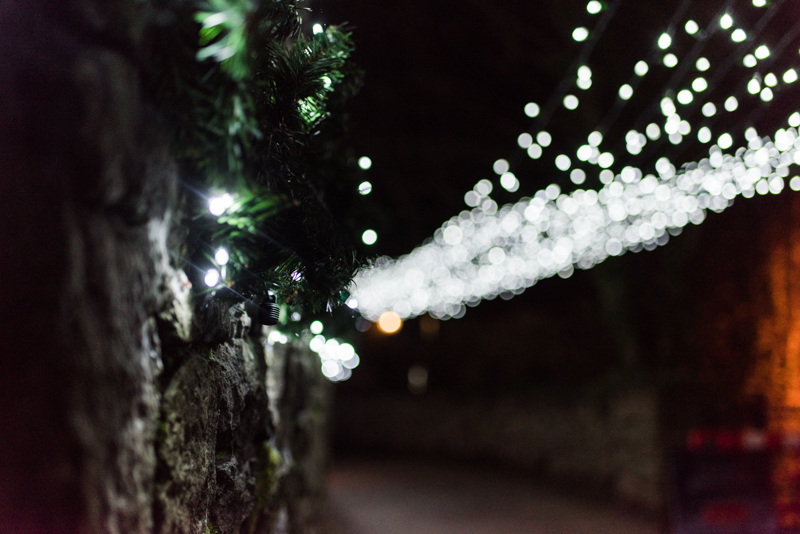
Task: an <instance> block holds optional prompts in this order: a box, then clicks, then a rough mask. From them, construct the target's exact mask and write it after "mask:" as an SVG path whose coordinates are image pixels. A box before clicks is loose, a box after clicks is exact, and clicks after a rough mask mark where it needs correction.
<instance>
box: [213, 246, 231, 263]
mask: <svg viewBox="0 0 800 534" xmlns="http://www.w3.org/2000/svg"><path fill="white" fill-rule="evenodd" d="M230 259H231V257H230V255H229V254H228V251H227V250H225V249H224V248H218V249H217V252H216V254H214V261H216V262H217V265H227V264H228V260H230Z"/></svg>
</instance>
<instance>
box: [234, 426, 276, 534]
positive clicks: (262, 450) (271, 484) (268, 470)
mask: <svg viewBox="0 0 800 534" xmlns="http://www.w3.org/2000/svg"><path fill="white" fill-rule="evenodd" d="M257 454H258V473H257V475H256V487H255V497H256V502H255V505H254V506H253V510H252V511H251V512H250V517H248V518H247V521H246V522H245V525H244V528H243V529H242V532H244V533H245V534H254V533H255V531H256V527H257V526H258V523H259V520H260V519H261V518H262V517H263V516H264V515H266V514H267V513H268V511H269V508H270V504H271V502H272V497H273V495H275V492H276V490H277V488H278V468H279V467H280V465H281V454H280V452H278V450H277V449H276V448H275V447H273V446H272V445H271V444H270V442H269V441H264V442H262V443H261V446H260V447H258V451H257Z"/></svg>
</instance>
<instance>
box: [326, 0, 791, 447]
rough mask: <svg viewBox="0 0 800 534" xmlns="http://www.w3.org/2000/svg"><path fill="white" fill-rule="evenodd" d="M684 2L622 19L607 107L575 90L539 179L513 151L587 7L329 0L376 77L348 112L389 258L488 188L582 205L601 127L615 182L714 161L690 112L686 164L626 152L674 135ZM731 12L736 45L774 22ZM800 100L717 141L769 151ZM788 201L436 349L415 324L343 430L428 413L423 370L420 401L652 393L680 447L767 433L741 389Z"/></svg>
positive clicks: (499, 195)
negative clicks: (628, 94) (631, 87)
mask: <svg viewBox="0 0 800 534" xmlns="http://www.w3.org/2000/svg"><path fill="white" fill-rule="evenodd" d="M679 4H680V2H677V1H674V0H671V1H663V2H632V1H627V2H622V3H621V6H620V8H619V10H618V11H617V13H616V15H615V16H614V18H613V19H612V20H611V23H610V24H609V26H608V28H607V29H606V31H605V34H604V35H603V37H602V38H601V39H600V41H599V42H598V43H597V47H596V49H595V51H594V53H593V54H592V56H591V57H590V59H589V61H588V64H589V65H590V67H591V68H592V71H593V85H592V87H591V89H589V90H588V91H583V90H580V89H578V88H577V87H575V86H574V85H573V86H571V88H570V89H569V91H568V92H569V93H572V94H575V95H576V96H578V97H579V98H580V102H581V103H580V106H579V107H578V109H577V110H575V111H568V110H566V109H564V108H563V106H559V109H558V110H557V111H556V113H555V115H554V116H553V118H552V120H551V121H550V122H549V124H548V125H547V126H546V129H547V130H548V131H550V132H551V133H552V134H553V138H554V142H553V146H551V147H550V148H549V149H546V150H545V155H544V156H543V157H542V158H541V159H540V160H538V161H533V160H530V159H529V158H527V157H526V156H525V157H523V153H522V151H521V150H520V149H519V148H518V147H517V145H516V138H517V136H518V135H519V134H520V133H522V132H524V131H528V129H529V128H530V127H531V122H532V120H531V119H530V118H528V117H526V116H525V115H524V113H523V107H524V105H525V104H526V103H527V102H531V101H533V102H537V103H539V104H540V105H542V106H543V105H544V103H545V101H546V100H547V98H548V97H549V96H550V94H551V93H553V91H554V90H555V88H556V86H557V85H558V84H559V82H560V81H561V79H562V77H564V76H567V75H568V72H569V69H570V65H572V63H573V61H574V60H575V58H576V57H577V56H578V53H579V51H580V48H581V44H580V43H576V42H574V41H573V40H572V39H571V37H570V36H571V33H572V30H573V29H574V28H575V27H577V26H586V27H587V28H589V29H590V31H591V29H592V28H593V27H594V25H595V24H596V23H597V21H598V20H599V17H600V16H601V15H590V14H588V13H587V12H586V10H585V5H586V2H583V1H569V2H544V1H539V2H515V1H510V0H491V1H490V0H469V1H464V2H423V1H418V0H413V1H408V2H402V3H384V2H374V1H368V0H339V1H336V2H333V1H330V2H329V1H325V2H322V1H318V2H314V3H313V4H312V5H311V7H312V9H313V12H312V16H311V21H312V22H317V21H319V22H323V23H324V24H329V23H344V22H346V23H347V24H348V26H350V27H351V28H352V29H353V35H354V39H355V42H356V52H355V54H354V60H355V61H356V63H357V64H358V65H359V66H360V67H361V68H363V69H364V71H365V73H366V75H365V85H364V88H363V90H362V91H361V93H360V94H359V95H358V96H357V97H356V98H355V99H354V101H353V102H352V106H351V110H352V131H351V136H352V138H351V139H352V146H353V148H354V151H355V153H356V154H358V155H367V156H369V157H370V158H371V159H372V161H373V166H372V168H371V169H370V170H369V171H368V172H367V173H366V175H367V177H368V179H369V180H370V181H371V182H372V183H373V186H374V189H373V193H372V194H371V195H369V196H367V197H365V198H364V202H369V203H373V204H374V205H375V206H378V207H379V210H378V212H379V213H380V216H376V218H375V220H373V221H369V222H368V223H367V224H368V225H369V226H371V227H373V228H375V229H376V230H377V231H378V235H379V239H378V243H377V244H376V245H375V251H376V252H377V253H378V254H386V255H390V256H397V255H400V254H403V253H406V252H409V251H410V250H411V249H412V248H413V247H414V246H417V245H419V244H420V243H421V242H422V241H423V240H424V239H425V238H427V237H429V236H431V235H432V234H433V231H434V230H435V229H436V228H437V227H438V226H439V225H440V224H441V223H442V222H443V221H444V220H445V219H447V218H449V217H451V216H453V215H455V214H457V213H458V212H459V211H461V210H463V209H466V208H467V207H466V205H465V204H464V201H463V195H464V193H465V192H466V191H468V190H469V189H471V188H472V186H473V185H474V184H475V183H476V182H477V181H478V180H480V179H483V178H489V179H491V180H492V181H493V183H494V185H495V188H494V192H493V194H492V197H493V198H494V199H495V200H496V201H497V202H498V203H499V204H503V203H506V202H511V201H515V200H517V199H519V198H521V197H523V196H528V195H532V194H533V193H534V192H535V191H536V190H538V189H541V188H543V187H545V186H547V185H548V184H550V183H553V182H556V183H559V184H560V185H561V187H562V189H566V190H570V189H571V188H574V187H575V186H574V185H571V184H570V182H569V180H568V178H567V176H566V175H567V173H561V172H560V171H558V170H557V169H556V168H555V165H554V163H553V160H554V158H555V155H556V154H559V153H566V154H568V155H570V157H571V158H572V160H573V162H575V157H574V153H575V149H576V148H577V147H578V146H579V145H580V144H583V143H585V139H586V135H587V134H588V133H589V132H591V131H592V130H594V129H595V128H596V127H597V126H598V125H599V124H605V125H606V130H605V132H604V133H605V140H604V142H603V145H602V146H601V148H604V149H605V150H609V149H610V150H611V151H612V152H613V153H614V155H615V157H616V158H617V162H616V163H615V165H614V167H613V169H616V170H617V172H618V171H619V169H620V168H621V167H622V166H623V165H625V164H629V162H630V164H634V165H637V166H640V167H641V168H642V169H643V170H644V172H645V173H647V172H653V164H654V162H655V160H656V159H657V158H658V157H660V156H661V155H665V154H666V155H668V156H669V157H670V159H671V160H672V161H673V162H674V163H679V162H683V161H692V160H697V159H699V158H701V157H703V156H704V155H705V154H707V152H706V151H707V148H708V147H706V146H703V145H701V144H700V143H698V142H697V141H696V132H697V129H698V128H699V125H700V124H701V121H702V120H703V117H702V116H701V115H700V110H699V108H700V105H701V104H702V101H700V102H698V103H697V104H696V105H693V106H690V107H688V108H681V110H680V113H681V115H682V117H684V118H687V117H688V118H689V120H690V122H692V126H693V131H692V132H691V134H690V136H689V138H688V139H687V140H685V141H684V142H683V143H682V144H681V145H679V146H678V147H674V146H672V145H670V144H669V143H667V142H666V141H664V142H662V143H661V144H658V145H657V146H656V144H655V143H652V142H649V143H648V145H647V148H646V149H645V151H644V152H643V153H642V154H641V155H640V156H638V157H632V156H630V155H629V154H628V153H627V152H626V151H625V148H624V140H623V139H624V134H625V132H627V131H628V130H629V129H630V128H632V127H636V128H637V129H638V130H639V131H640V132H643V130H644V126H645V125H646V124H647V123H648V122H651V121H655V122H657V123H658V124H659V125H660V126H663V116H661V114H660V111H659V110H658V102H659V100H660V98H661V96H662V95H663V91H664V88H665V87H667V86H670V81H671V79H672V77H673V76H674V75H675V73H676V72H677V70H678V69H680V68H681V67H680V65H679V67H677V68H676V69H667V68H665V67H664V66H662V65H659V64H658V61H657V59H654V58H655V56H653V55H651V54H652V52H651V51H653V50H654V48H655V41H656V39H657V38H658V35H660V33H661V32H662V31H664V30H665V29H666V28H667V26H668V24H669V20H670V18H671V17H672V16H673V14H674V13H675V11H676V10H677V9H678V7H679ZM789 4H791V3H785V4H784V5H783V6H782V7H781V8H780V9H779V10H777V11H776V13H777V16H774V17H773V18H772V20H771V21H770V23H769V24H768V25H767V26H766V27H765V28H764V30H763V33H762V34H761V36H759V37H758V38H757V40H756V42H759V43H760V42H766V43H769V44H770V45H771V46H774V44H775V43H777V42H778V41H779V40H780V38H782V37H783V36H784V35H785V34H786V33H787V32H788V31H789V29H790V28H791V25H792V24H793V21H795V20H797V16H796V15H797V8H796V7H793V6H791V5H789ZM722 6H723V2H719V1H714V2H693V3H691V5H690V6H689V8H688V11H687V14H686V16H684V17H682V18H681V19H680V20H681V22H680V24H679V25H678V26H677V28H676V29H675V37H674V41H673V46H672V47H671V48H670V51H672V52H675V53H676V54H677V55H678V56H679V57H684V56H686V55H688V54H690V53H691V48H692V46H693V44H694V42H695V41H694V39H693V38H690V37H689V36H687V34H686V33H685V32H684V31H683V23H684V21H685V20H686V19H687V18H693V19H694V20H696V21H697V22H698V23H699V24H700V26H701V28H702V27H704V26H706V25H707V24H708V23H709V22H710V21H711V20H712V17H713V16H714V15H715V14H716V13H717V12H718V10H719V9H720V8H721V7H722ZM730 13H731V14H732V15H733V17H734V20H735V21H736V22H737V24H736V25H735V26H734V27H743V28H744V29H745V30H746V31H748V33H750V29H751V28H752V27H754V25H755V24H756V21H757V20H758V18H759V17H760V16H762V15H763V14H764V11H763V10H758V9H756V8H754V7H753V6H752V5H751V4H750V3H749V2H736V3H733V5H732V7H731V9H730ZM728 35H729V32H726V33H724V34H722V33H718V34H715V35H710V36H709V37H708V39H707V44H706V45H705V47H704V48H703V50H702V53H701V54H700V55H704V56H706V57H708V58H709V59H710V60H711V63H712V70H711V71H710V72H709V73H706V74H707V76H706V77H707V78H708V79H709V80H711V79H712V77H711V75H710V74H711V73H713V72H714V67H715V66H718V65H721V64H724V62H725V60H726V58H728V57H729V56H730V54H732V53H733V52H734V50H735V48H734V47H735V46H736V45H734V44H733V43H732V42H731V41H730V38H729V37H728ZM797 44H798V43H797V37H796V36H794V37H793V38H792V40H791V43H790V46H788V48H787V50H788V52H787V53H786V54H784V55H782V56H781V57H780V58H778V59H777V60H776V64H775V67H774V69H773V70H774V72H776V73H778V74H780V73H782V72H783V71H784V70H785V68H786V65H787V64H789V63H793V62H795V59H796V58H795V57H794V54H796V50H797ZM742 46H752V44H750V45H742ZM662 54H663V53H662ZM784 56H785V57H784ZM640 59H650V61H649V63H650V64H651V70H650V73H649V74H648V75H647V76H646V77H645V79H644V80H643V82H642V84H641V86H639V87H638V88H637V91H636V92H635V94H634V97H633V98H632V99H631V100H630V102H629V103H628V105H627V106H626V107H625V109H623V110H622V112H621V113H620V115H619V117H618V118H617V119H616V120H613V121H609V120H608V117H609V116H610V113H611V111H612V108H613V106H614V105H615V102H617V97H616V95H617V90H618V88H619V86H620V85H622V84H623V83H628V82H629V81H630V80H631V78H632V77H633V75H632V71H633V65H634V64H635V63H636V62H637V61H638V60H640ZM691 63H692V64H693V61H692V62H691ZM689 66H690V67H691V65H689ZM694 72H696V71H694V69H693V68H690V69H689V71H688V74H687V76H686V77H685V78H684V79H683V81H682V83H680V84H678V85H677V86H674V87H675V88H683V87H686V86H688V84H689V83H690V81H691V79H693V77H694V76H692V74H693V73H694ZM749 74H750V73H749V71H747V69H745V68H744V67H742V66H741V64H740V63H739V62H736V63H735V64H734V65H732V66H731V68H730V69H728V70H727V71H726V72H725V73H724V76H722V77H721V78H720V79H719V80H717V83H716V85H715V86H712V87H711V88H710V90H709V91H708V92H707V93H706V94H707V95H708V96H709V99H711V100H712V101H715V102H717V104H718V107H720V108H721V103H722V101H723V100H724V98H725V96H727V95H729V94H732V93H734V94H739V93H736V91H739V92H740V93H741V90H742V88H743V86H744V84H745V83H746V81H747V79H749ZM689 76H691V77H689ZM739 96H741V94H739ZM797 96H798V95H797V91H796V90H795V89H791V90H786V91H784V92H782V93H778V94H777V96H776V99H775V100H774V101H773V102H771V103H770V104H769V106H761V105H754V104H749V103H748V102H751V103H752V102H754V99H752V98H751V99H743V98H740V108H739V110H738V111H737V112H736V113H731V114H726V113H724V112H723V113H721V114H719V115H718V117H717V118H716V119H715V121H716V122H715V123H714V124H715V126H714V128H712V129H713V131H714V132H715V135H719V134H720V133H722V131H729V132H731V133H732V134H733V135H734V139H735V142H734V148H735V147H738V146H743V145H744V138H743V135H742V133H743V131H744V129H745V128H746V127H747V126H749V125H756V126H757V127H758V128H759V131H760V132H764V133H767V132H769V131H774V129H776V128H777V127H779V126H778V125H779V124H785V122H784V121H785V120H786V117H787V116H788V115H789V113H791V111H793V109H794V108H795V107H796V106H795V103H796V102H797ZM689 110H691V111H689ZM534 133H535V131H534ZM662 139H663V138H662ZM498 158H506V159H509V160H511V161H512V162H513V161H518V163H517V164H516V165H515V166H514V168H512V170H513V171H514V172H515V174H516V175H517V177H518V178H519V179H520V181H521V187H520V190H519V191H518V192H516V193H514V194H510V193H507V192H505V191H503V190H502V189H501V188H500V186H499V183H498V180H497V176H496V175H494V173H493V172H492V170H491V168H492V163H493V162H494V161H495V160H496V159H498ZM623 160H624V161H623ZM584 169H585V170H587V174H588V178H587V181H586V183H585V184H584V185H583V186H582V187H586V188H594V189H597V188H599V187H600V185H601V184H600V183H599V181H598V173H599V170H600V169H599V168H598V167H591V166H588V165H586V166H585V167H584ZM787 184H788V180H787ZM791 195H793V193H792V192H791V191H789V190H788V187H787V189H786V190H785V191H784V193H783V194H782V195H780V196H778V197H775V196H773V195H768V196H766V197H760V196H756V197H755V198H752V199H744V198H738V199H737V200H736V202H735V204H734V205H733V206H732V207H731V208H729V209H728V210H726V211H725V212H724V213H721V214H715V213H712V212H709V213H708V218H707V220H706V222H704V223H703V225H702V226H697V227H696V226H693V225H691V224H690V225H689V226H688V227H687V228H685V229H684V231H683V233H682V234H681V235H680V236H677V237H673V238H671V240H670V242H669V244H668V245H667V246H665V247H660V248H658V249H657V250H655V251H653V252H642V253H638V254H634V253H631V252H629V253H627V254H625V255H624V256H623V257H620V258H611V259H609V260H607V261H606V262H605V263H604V264H602V265H600V266H598V267H595V268H594V269H592V270H590V271H576V273H575V274H574V275H573V276H572V277H571V278H569V279H567V280H562V279H559V278H553V279H550V280H544V281H541V282H539V283H538V284H537V285H536V286H534V287H533V288H530V289H528V290H527V291H526V292H525V293H524V294H523V295H521V296H518V297H514V298H513V299H512V300H510V301H503V300H502V299H500V298H498V299H496V300H494V301H484V302H483V303H482V304H481V305H480V306H478V307H477V308H469V309H468V311H467V314H466V316H465V318H463V319H460V320H451V321H446V322H441V323H438V332H434V333H428V334H425V332H423V331H422V330H421V329H420V319H414V320H410V321H408V322H407V323H406V324H405V325H404V328H403V330H402V331H401V333H400V334H398V335H395V336H386V335H383V334H380V333H378V332H377V329H375V328H373V329H371V330H370V331H368V332H367V333H366V334H365V335H364V336H363V338H362V339H361V343H360V346H359V347H358V350H359V354H360V355H361V356H362V364H361V366H359V368H358V369H356V370H355V372H354V374H353V377H352V378H351V379H350V380H349V381H347V382H345V383H342V384H339V385H338V386H337V397H338V401H339V404H338V405H339V406H340V409H339V410H338V411H337V417H338V418H339V419H340V420H341V419H342V418H345V419H346V418H347V417H348V414H347V410H346V409H345V408H343V407H345V406H347V403H348V402H358V403H368V402H369V399H370V398H372V397H374V396H376V395H382V396H385V395H387V394H388V395H396V396H398V398H400V397H409V396H412V394H411V393H410V392H409V391H408V386H407V372H408V370H409V368H410V367H411V366H413V365H416V364H421V365H424V366H425V367H426V368H428V369H429V371H430V379H429V385H428V389H427V391H426V392H425V393H424V394H423V395H422V396H423V397H424V396H425V395H445V396H449V397H452V398H460V399H465V401H466V400H468V399H473V398H493V397H498V396H507V395H539V396H548V397H553V398H558V399H572V398H578V397H581V398H585V397H586V396H594V397H596V398H606V397H608V396H613V395H614V394H616V393H617V392H619V391H621V390H624V389H626V388H634V387H648V388H655V389H656V390H658V391H659V392H660V394H661V397H660V398H661V399H662V401H661V409H662V411H663V420H664V421H665V425H666V426H667V427H668V430H667V434H669V433H670V432H672V433H674V434H675V435H676V436H679V435H681V433H682V432H684V431H685V430H686V429H687V428H690V427H695V426H725V425H727V426H741V425H744V424H752V425H756V426H759V425H761V424H763V416H764V414H763V409H762V408H763V406H762V400H761V399H759V398H757V397H753V396H749V395H745V394H744V389H745V385H746V379H747V376H748V375H749V374H750V373H751V372H752V368H753V365H754V361H755V359H756V356H757V355H758V351H759V349H758V347H757V326H758V322H759V320H760V317H763V316H764V315H765V314H766V313H767V311H766V310H767V309H768V307H769V302H768V300H769V297H768V288H767V287H766V284H767V281H766V279H765V277H764V276H763V273H764V269H765V266H764V261H765V260H764V258H765V257H766V254H767V251H768V250H769V247H770V243H771V241H770V237H769V236H770V235H771V232H772V233H774V232H776V231H778V230H775V228H779V227H780V224H782V223H781V221H782V220H787V217H788V209H789V208H788V206H789V203H790V199H789V198H788V197H790V196H791ZM423 320H424V319H423ZM337 443H339V444H340V445H341V444H344V445H346V447H347V448H348V449H352V448H353V447H356V446H357V445H358V436H357V435H356V436H353V435H348V436H342V435H338V438H337Z"/></svg>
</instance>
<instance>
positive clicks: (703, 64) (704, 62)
mask: <svg viewBox="0 0 800 534" xmlns="http://www.w3.org/2000/svg"><path fill="white" fill-rule="evenodd" d="M694 66H695V67H697V70H699V71H700V72H705V71H707V70H708V69H709V68H710V67H711V62H710V61H708V59H706V58H704V57H701V58H697V63H695V64H694Z"/></svg>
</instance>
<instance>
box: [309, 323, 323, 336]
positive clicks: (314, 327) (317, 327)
mask: <svg viewBox="0 0 800 534" xmlns="http://www.w3.org/2000/svg"><path fill="white" fill-rule="evenodd" d="M324 328H325V327H324V326H323V324H322V322H321V321H314V322H312V323H311V324H310V325H308V329H309V330H310V331H311V333H312V334H314V335H319V334H321V333H322V330H323V329H324Z"/></svg>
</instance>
